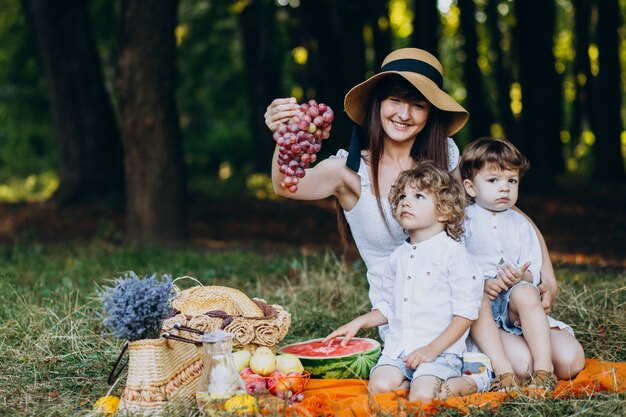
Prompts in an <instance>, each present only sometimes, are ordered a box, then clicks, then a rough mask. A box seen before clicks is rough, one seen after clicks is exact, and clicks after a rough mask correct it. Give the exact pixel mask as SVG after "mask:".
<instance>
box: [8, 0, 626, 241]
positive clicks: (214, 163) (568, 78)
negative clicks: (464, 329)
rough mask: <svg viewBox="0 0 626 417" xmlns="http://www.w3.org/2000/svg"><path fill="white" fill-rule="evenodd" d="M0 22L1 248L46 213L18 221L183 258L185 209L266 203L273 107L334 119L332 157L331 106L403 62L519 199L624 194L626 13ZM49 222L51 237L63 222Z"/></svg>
mask: <svg viewBox="0 0 626 417" xmlns="http://www.w3.org/2000/svg"><path fill="white" fill-rule="evenodd" d="M3 9H4V10H3V13H2V15H1V16H0V201H3V202H6V203H11V204H10V205H6V204H4V205H3V207H4V209H3V215H4V222H3V224H2V226H1V227H0V235H2V237H3V239H2V240H4V241H15V239H18V238H19V237H20V233H22V234H23V233H25V232H24V230H26V229H27V228H28V227H29V226H28V225H26V226H24V225H20V224H19V223H20V221H21V219H22V220H23V217H24V216H26V214H24V213H28V210H29V209H31V210H32V209H33V207H38V208H41V207H47V208H48V209H47V210H48V211H44V213H45V215H43V216H42V215H41V212H39V213H40V217H46V218H44V219H40V220H39V222H35V220H32V219H31V224H30V227H34V228H35V229H41V230H43V229H45V226H46V224H48V223H50V222H52V220H53V217H51V216H53V215H51V214H50V211H49V210H50V207H55V208H69V209H71V208H72V207H77V206H82V207H85V206H89V207H93V206H94V205H96V206H98V207H99V209H98V210H100V209H102V208H103V210H109V211H107V213H109V212H110V213H118V214H120V216H121V217H119V216H118V217H116V216H115V214H114V215H113V217H112V218H113V219H114V220H112V223H111V224H109V223H105V224H103V223H102V222H100V223H97V222H96V223H94V222H91V223H90V222H88V221H85V222H83V223H82V224H79V225H74V226H72V227H74V228H77V229H90V230H92V229H93V228H94V227H95V228H96V229H98V230H100V232H102V229H103V228H104V229H107V228H114V229H116V230H117V229H119V233H121V234H122V235H123V236H124V238H126V239H127V240H130V241H139V242H146V241H155V240H156V241H181V240H183V241H184V240H186V239H187V238H188V237H189V235H190V229H194V225H193V224H192V221H191V220H190V215H189V213H190V211H192V212H193V208H194V205H198V201H197V200H195V198H196V197H197V196H199V195H202V196H203V198H204V200H203V201H210V202H211V204H210V207H211V208H207V209H206V211H204V212H202V213H201V214H200V215H205V216H209V217H213V218H215V217H216V216H217V217H219V213H217V211H219V210H218V209H216V208H215V207H216V206H217V205H219V206H221V208H222V210H223V211H227V210H229V204H228V203H226V200H227V199H228V198H237V199H241V198H243V197H246V198H248V200H247V203H246V204H247V205H248V207H249V211H253V210H254V207H255V206H254V204H255V201H257V202H258V201H264V200H267V199H270V200H271V199H274V198H275V196H274V195H273V192H272V191H271V185H270V181H269V177H268V173H269V169H270V166H271V163H272V161H271V154H272V151H273V147H274V143H273V141H272V140H271V135H270V133H269V131H268V130H267V128H266V127H265V125H264V122H263V113H264V111H265V108H266V106H267V105H268V104H269V103H270V101H271V100H272V99H273V98H275V97H285V96H295V97H296V98H298V100H299V101H306V100H308V99H310V98H315V99H318V100H319V101H323V102H325V103H327V104H329V105H330V106H331V107H332V108H333V109H335V112H336V115H337V116H336V118H335V122H334V123H333V131H332V134H331V139H330V140H328V141H325V142H324V147H323V149H322V155H321V156H324V155H330V154H333V153H335V151H336V150H337V149H338V148H346V147H347V144H348V138H349V134H350V129H351V126H350V124H349V120H348V118H347V117H345V114H343V111H342V110H343V97H344V94H345V93H346V92H347V91H348V90H349V89H350V88H351V87H352V86H354V85H355V84H357V83H359V82H360V81H362V80H363V79H364V78H365V77H367V76H369V75H371V74H373V73H374V72H375V71H376V70H377V69H378V68H379V67H380V63H381V61H382V58H383V57H384V56H385V55H386V54H387V53H388V52H390V51H391V50H393V49H395V48H398V47H407V46H412V47H420V48H423V49H426V50H429V51H431V52H433V53H434V54H435V55H437V56H438V57H439V58H440V59H441V61H442V63H443V66H444V68H445V70H446V73H445V79H446V81H445V88H446V90H447V91H449V92H450V93H451V94H452V95H453V96H454V97H455V98H456V99H457V100H459V101H460V102H461V103H463V105H464V106H465V107H466V108H467V109H468V110H469V111H470V114H471V118H470V122H469V124H468V126H467V127H465V128H464V129H463V130H462V131H461V132H460V133H459V134H457V135H456V136H455V140H456V141H457V143H458V144H459V146H460V147H461V148H462V147H463V146H464V145H465V144H466V143H468V141H470V140H472V139H475V138H478V137H480V136H485V135H492V136H496V137H505V138H508V139H509V140H511V141H512V142H514V143H515V144H517V145H518V146H519V147H520V148H521V150H522V151H523V152H524V153H525V154H526V155H527V156H528V157H529V158H530V160H531V163H532V169H531V171H530V173H529V175H528V177H527V179H525V181H524V186H525V187H526V188H527V189H529V190H538V191H543V192H550V193H553V194H554V195H558V190H560V189H563V187H567V186H568V185H570V186H571V185H575V186H577V187H578V186H583V185H588V186H589V187H591V188H592V189H594V190H598V189H600V188H602V186H611V185H615V186H616V187H617V188H615V189H616V190H621V191H623V190H624V188H623V185H624V182H625V180H626V175H625V170H624V155H626V151H625V150H626V132H625V131H624V122H623V121H624V119H625V116H626V108H625V107H624V106H623V102H624V94H625V92H626V89H625V88H624V86H625V84H626V26H625V25H624V19H623V16H624V12H625V11H626V0H555V1H544V0H524V1H521V0H475V1H469V0H467V1H454V0H445V1H443V0H442V1H439V2H436V1H419V0H341V1H332V0H315V1H313V0H237V1H235V0H233V1H228V0H220V1H209V0H193V1H192V0H179V1H174V0H168V1H159V0H121V1H107V0H92V1H83V0H68V1H64V2H55V1H49V0H22V1H20V0H5V1H3ZM570 190H571V188H570ZM613 197H615V196H613ZM207 199H208V200H207ZM37 201H46V202H47V203H46V204H44V205H41V204H37V203H35V202H37ZM220 201H221V202H220ZM611 201H613V200H611ZM616 201H617V204H618V206H617V210H618V211H619V210H620V209H623V199H619V200H616ZM51 205H52V206H51ZM204 207H205V208H206V207H207V206H206V205H205V206H204ZM272 210H273V209H269V211H270V212H271V211H272ZM17 213H19V215H18V214H17ZM55 213H57V212H55ZM63 213H65V214H60V212H58V213H57V215H58V216H59V217H60V218H59V219H58V220H59V221H60V222H63V219H64V218H66V217H67V216H68V213H69V217H72V214H71V213H72V212H71V211H69V212H68V211H65V212H63ZM97 213H98V215H101V214H102V212H97ZM270 214H271V213H270ZM87 217H88V218H92V217H93V213H91V212H90V214H89V215H88V216H87ZM66 221H67V220H66ZM33 222H34V223H33ZM285 222H287V220H286V221H285ZM26 223H28V222H26ZM33 224H34V225H33ZM94 224H95V226H94ZM621 225H623V223H622V224H621ZM333 227H334V226H332V225H331V226H330V228H329V233H334V232H333ZM209 228H210V229H212V230H208V231H207V233H208V235H209V236H211V237H212V238H219V237H220V236H222V235H223V233H222V231H220V230H219V226H217V225H212V226H210V227H209ZM195 230H197V228H196V229H195ZM27 232H28V231H27ZM27 232H26V233H27ZM64 232H67V233H68V234H69V233H71V231H70V230H69V227H68V228H66V229H65V230H64V231H63V232H61V233H64ZM231 232H232V233H235V232H238V231H236V230H235V231H233V230H231ZM242 232H243V233H245V230H243V231H242ZM267 232H268V235H271V231H267ZM42 233H43V232H42ZM55 233H56V232H55ZM224 233H227V232H224ZM278 234H280V232H278ZM57 236H58V235H57Z"/></svg>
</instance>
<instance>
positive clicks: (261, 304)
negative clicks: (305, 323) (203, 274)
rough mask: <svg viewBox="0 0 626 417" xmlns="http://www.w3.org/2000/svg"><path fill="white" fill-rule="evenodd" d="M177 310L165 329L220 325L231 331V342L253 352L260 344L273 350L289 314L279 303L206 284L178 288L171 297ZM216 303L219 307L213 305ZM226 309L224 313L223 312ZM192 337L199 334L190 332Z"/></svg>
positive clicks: (210, 328) (284, 332)
mask: <svg viewBox="0 0 626 417" xmlns="http://www.w3.org/2000/svg"><path fill="white" fill-rule="evenodd" d="M172 306H173V307H174V308H175V309H177V310H178V311H180V314H177V315H176V316H174V317H172V318H170V319H167V320H165V321H164V323H163V327H162V330H163V331H164V332H172V333H174V332H176V330H175V327H174V326H175V325H176V324H179V325H183V326H187V327H191V328H193V329H196V330H199V331H202V332H212V331H215V330H217V329H220V328H221V329H223V330H225V331H227V332H229V333H232V334H234V335H235V336H234V339H233V346H234V347H235V348H237V349H248V350H250V351H252V352H254V351H255V350H256V348H257V347H259V346H267V347H269V348H270V349H272V350H275V349H276V345H277V344H278V343H279V342H280V341H281V340H283V338H284V337H285V336H286V335H287V332H288V331H289V326H290V325H291V314H289V313H288V312H287V311H286V310H285V309H284V308H283V307H281V306H279V305H278V304H273V305H269V304H267V302H266V301H265V300H263V299H260V298H253V299H250V298H248V296H246V295H245V294H244V293H242V292H241V291H239V290H236V289H234V288H227V287H219V286H207V287H194V288H190V289H188V290H184V291H181V292H180V293H179V294H178V295H177V296H176V298H175V299H174V300H173V301H172ZM216 306H219V307H221V308H219V309H218V308H215V307H216ZM223 313H226V314H223ZM185 337H188V338H190V339H193V340H199V339H200V336H199V335H193V334H189V335H186V336H185Z"/></svg>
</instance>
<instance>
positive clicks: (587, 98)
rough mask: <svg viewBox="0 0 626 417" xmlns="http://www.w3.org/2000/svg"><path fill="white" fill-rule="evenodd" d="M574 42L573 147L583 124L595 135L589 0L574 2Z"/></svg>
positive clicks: (571, 131)
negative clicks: (588, 126) (587, 123)
mask: <svg viewBox="0 0 626 417" xmlns="http://www.w3.org/2000/svg"><path fill="white" fill-rule="evenodd" d="M574 14H575V23H574V29H575V39H576V40H575V42H576V46H575V49H576V56H575V58H574V77H575V79H576V84H575V85H576V98H575V100H574V102H573V111H572V121H571V123H570V133H571V139H572V140H571V143H572V145H574V144H575V143H576V142H577V141H578V139H579V138H580V135H581V133H582V130H583V123H584V122H585V121H587V122H589V124H590V127H591V130H592V131H593V132H594V133H595V131H596V128H595V120H594V114H593V113H594V110H593V106H592V105H591V102H592V94H593V93H592V91H593V89H592V88H593V76H592V74H591V64H590V61H589V52H588V51H589V42H590V35H591V33H590V31H591V0H575V1H574Z"/></svg>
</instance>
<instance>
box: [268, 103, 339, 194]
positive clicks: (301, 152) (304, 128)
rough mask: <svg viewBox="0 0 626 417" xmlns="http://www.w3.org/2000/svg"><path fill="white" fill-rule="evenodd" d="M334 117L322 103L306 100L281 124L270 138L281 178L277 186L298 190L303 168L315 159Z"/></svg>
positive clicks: (329, 109)
mask: <svg viewBox="0 0 626 417" xmlns="http://www.w3.org/2000/svg"><path fill="white" fill-rule="evenodd" d="M334 118H335V114H334V113H333V111H332V109H331V108H330V107H329V106H327V105H326V104H324V103H319V104H318V103H317V101H315V100H309V102H308V103H302V104H300V110H299V111H298V113H297V114H296V115H295V116H293V117H292V118H291V119H289V121H288V122H287V123H281V124H280V125H278V128H277V129H276V131H275V132H274V135H273V138H274V140H275V141H276V143H277V144H278V150H279V154H278V160H277V163H278V165H279V166H280V172H281V173H283V174H285V175H286V177H285V179H284V180H283V181H282V182H281V183H280V187H281V188H282V189H283V190H289V191H290V192H292V193H295V192H296V191H298V182H299V181H300V180H299V179H300V178H302V177H304V175H305V171H304V170H305V169H306V168H308V167H309V165H310V164H311V163H313V162H315V160H316V159H317V155H316V154H317V153H318V152H319V151H320V149H322V139H328V138H329V137H330V129H331V127H332V126H331V123H332V121H333V119H334Z"/></svg>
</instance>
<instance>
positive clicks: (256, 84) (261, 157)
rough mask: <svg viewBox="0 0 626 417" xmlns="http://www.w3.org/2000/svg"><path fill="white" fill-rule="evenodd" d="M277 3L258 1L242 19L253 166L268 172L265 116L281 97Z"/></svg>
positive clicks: (269, 155)
mask: <svg viewBox="0 0 626 417" xmlns="http://www.w3.org/2000/svg"><path fill="white" fill-rule="evenodd" d="M275 11H276V6H275V3H274V0H271V1H268V0H255V1H252V2H250V3H249V4H248V6H246V8H245V9H244V10H243V11H242V12H241V14H240V16H239V21H240V26H241V31H242V37H243V55H244V62H245V70H246V81H247V83H246V84H247V86H248V88H247V91H248V103H249V107H248V111H249V113H250V127H251V129H250V133H251V135H252V139H253V140H252V142H253V143H254V144H255V145H254V146H255V148H256V149H257V151H256V152H255V154H254V155H255V156H254V161H253V162H254V166H255V168H256V169H257V170H267V161H269V160H271V159H272V155H273V152H274V142H273V141H271V140H268V138H269V137H270V131H269V130H268V129H267V126H265V118H264V116H263V115H264V113H265V109H266V108H267V106H268V105H269V103H270V102H271V101H272V100H273V99H274V98H276V97H278V96H279V93H280V92H279V77H280V56H281V55H280V53H281V52H282V51H281V50H280V49H279V48H277V47H276V45H277V39H276V36H275V28H276V25H277V23H276V22H275V21H274V13H275Z"/></svg>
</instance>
